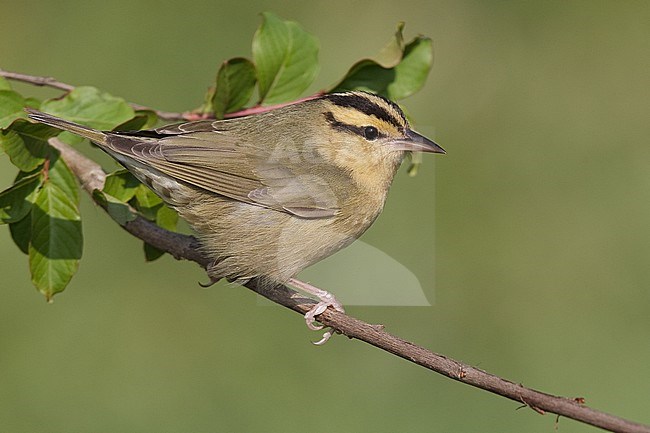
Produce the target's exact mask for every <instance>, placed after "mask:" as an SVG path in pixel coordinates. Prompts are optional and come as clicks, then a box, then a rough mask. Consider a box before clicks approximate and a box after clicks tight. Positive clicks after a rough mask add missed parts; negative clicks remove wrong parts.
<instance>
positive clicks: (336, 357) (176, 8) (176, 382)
mask: <svg viewBox="0 0 650 433" xmlns="http://www.w3.org/2000/svg"><path fill="white" fill-rule="evenodd" d="M1 9H2V13H1V14H0V29H1V30H0V35H2V37H0V67H2V68H4V69H7V70H12V71H18V72H24V73H29V74H35V75H51V76H54V77H56V78H58V79H60V80H62V81H65V82H69V83H72V84H77V85H81V84H89V85H94V86H97V87H99V88H101V89H103V90H106V91H108V92H110V93H113V94H115V95H119V96H122V97H124V98H125V99H127V100H129V101H133V102H137V103H140V104H145V105H150V106H153V107H156V108H159V109H162V110H173V111H182V110H186V109H190V108H193V107H195V106H197V105H199V104H200V102H201V101H202V96H203V93H204V91H205V89H206V87H207V86H208V84H209V82H210V81H211V80H212V79H213V77H214V75H215V72H216V70H217V67H218V65H219V64H220V62H221V61H222V60H223V59H226V58H228V57H232V56H238V55H246V56H248V55H249V53H250V41H251V37H252V34H253V32H254V30H255V29H256V28H257V26H258V25H259V22H260V17H259V15H258V13H259V12H261V11H266V10H270V11H274V12H276V13H277V14H279V15H280V16H282V17H284V18H289V19H293V20H296V21H298V22H300V23H301V24H302V25H303V27H304V28H305V29H306V30H308V31H309V32H311V33H313V34H315V35H316V36H317V37H318V38H319V39H320V41H321V55H320V58H321V61H322V68H321V74H320V76H319V78H318V80H317V83H316V84H315V85H314V86H313V88H312V89H311V90H312V91H314V90H317V89H320V88H323V87H327V86H328V85H330V84H332V83H333V82H335V81H336V80H337V79H338V78H339V77H340V76H341V75H342V74H343V73H344V71H345V70H346V69H347V68H348V67H349V66H350V65H351V63H353V62H354V61H356V60H357V59H359V58H361V57H364V56H369V55H372V54H374V53H375V52H376V51H377V50H378V49H379V48H380V47H381V46H383V44H384V43H385V42H386V41H387V40H388V39H389V38H390V36H391V35H392V33H393V31H394V29H395V25H396V23H397V21H398V20H404V21H406V35H407V37H409V38H410V37H412V36H413V35H415V34H417V33H423V34H425V35H428V36H431V37H432V38H433V39H434V44H435V64H434V68H433V71H432V74H431V76H430V78H429V81H428V83H427V85H426V87H425V88H424V89H423V91H422V92H420V93H418V94H417V95H415V96H413V97H411V98H409V99H408V100H405V101H403V102H404V103H405V105H406V107H407V108H408V110H409V112H410V114H411V115H412V116H413V117H414V119H415V120H416V127H417V129H418V130H419V131H421V132H422V133H424V134H426V135H429V136H431V137H433V138H435V139H436V140H437V141H438V142H439V143H440V144H442V145H443V147H445V148H446V149H447V151H448V154H447V155H445V156H443V157H435V158H434V157H430V156H426V157H425V161H424V165H423V167H422V168H421V170H420V174H419V175H418V176H417V177H415V178H409V177H408V176H407V175H406V173H405V171H404V170H402V171H401V172H400V174H399V176H398V178H397V179H396V181H395V185H394V187H393V189H392V191H391V195H390V197H389V201H388V204H387V206H386V209H385V211H384V213H383V215H382V216H381V217H380V219H379V220H378V222H377V223H376V224H375V225H374V226H373V228H372V229H370V230H369V231H368V232H367V233H366V235H364V237H363V241H364V242H365V243H367V244H369V245H371V246H373V247H374V248H376V249H378V250H379V251H382V252H384V253H386V254H388V255H390V256H391V257H393V258H394V259H395V260H396V261H397V262H399V263H401V265H403V266H404V267H405V268H406V269H408V270H409V271H410V272H411V273H412V274H413V275H415V276H416V277H417V278H418V279H419V280H420V284H421V286H422V288H423V290H424V293H425V294H426V296H427V298H428V299H429V301H430V302H431V303H432V306H431V307H362V306H356V307H355V306H352V307H349V308H348V311H349V313H351V314H352V315H354V316H358V317H359V318H362V319H364V320H366V321H369V322H372V323H383V324H385V325H386V327H387V329H388V330H389V331H390V332H393V333H396V334H398V335H400V336H402V337H404V338H407V339H410V340H413V341H415V342H417V343H419V344H422V345H424V346H425V347H428V348H430V349H432V350H434V351H436V352H439V353H443V354H446V355H448V356H451V357H453V358H457V359H460V360H463V361H465V362H467V363H470V364H472V365H477V366H479V367H480V368H482V369H485V370H488V371H490V372H492V373H495V374H498V375H502V376H504V377H506V378H509V379H511V380H513V381H515V382H521V383H523V384H525V385H527V386H532V387H535V388H539V389H542V390H544V391H547V392H550V393H557V394H562V395H565V396H568V397H575V396H582V397H585V398H586V401H587V404H589V405H592V406H593V407H595V408H599V409H602V410H606V411H610V412H613V413H615V414H618V415H620V416H623V417H629V418H632V419H635V420H637V421H640V422H645V423H650V414H649V412H648V402H649V401H650V264H649V262H650V145H649V144H650V142H649V140H648V137H649V136H650V122H649V121H648V119H649V116H648V113H650V78H649V76H650V73H649V71H650V26H649V25H648V23H649V22H650V3H649V2H647V1H645V0H641V1H596V0H594V1H591V0H585V1H544V2H533V1H529V2H525V1H487V2H486V1H430V0H427V1H424V0H421V1H416V0H413V1H403V2H385V1H376V0H373V1H354V0H348V1H345V2H336V1H327V2H305V1H283V2H270V1H249V2H229V3H225V2H215V1H194V2H191V3H187V4H182V3H181V2H174V3H172V2H169V3H165V2H151V1H147V2H145V1H142V2H134V1H125V0H122V1H111V2H106V1H83V2H82V1H60V2H33V1H23V2H11V4H10V5H9V2H3V4H2V7H1ZM16 88H17V89H18V90H20V91H25V92H28V93H30V94H33V95H38V96H44V95H46V96H47V95H49V96H54V95H56V94H57V93H56V92H53V91H46V90H42V89H35V90H32V89H30V88H28V87H27V86H16ZM88 152H89V153H90V154H91V155H93V157H97V158H99V159H100V160H101V161H102V163H104V164H106V166H107V167H109V168H113V167H115V166H114V165H113V164H112V163H111V162H110V161H109V160H108V159H107V158H105V157H104V156H103V155H101V154H100V152H99V151H96V150H88ZM14 172H15V170H14V169H13V168H12V166H11V165H10V164H9V163H8V161H7V158H6V157H3V158H0V187H2V188H4V187H5V186H7V185H9V183H10V181H11V179H12V178H13V176H14ZM82 213H83V217H84V236H85V241H86V243H85V251H84V258H83V260H82V263H81V267H80V270H79V273H78V275H77V276H76V277H75V278H74V280H73V281H72V283H71V285H70V286H69V288H68V290H67V291H66V292H64V293H63V294H61V295H58V296H57V297H56V298H55V302H54V303H53V304H52V305H47V304H46V303H45V301H44V299H43V297H42V296H41V295H39V294H38V293H37V292H36V291H35V290H34V288H33V287H32V286H31V284H30V281H29V276H28V271H27V260H26V257H25V256H23V255H22V254H21V253H20V252H19V251H18V249H17V248H16V247H15V246H14V245H13V244H12V242H11V240H10V237H9V234H8V230H7V229H6V228H5V227H2V228H0V263H1V265H0V267H1V268H0V269H1V273H2V278H1V282H0V285H1V288H2V291H1V292H0V431H3V432H116V431H124V432H212V431H246V432H304V431H314V432H324V431H334V432H360V431H368V432H370V431H371V432H395V431H409V432H421V431H482V432H503V431H553V428H554V426H553V425H554V422H555V417H554V416H551V415H549V416H540V415H537V414H536V413H534V412H532V411H530V410H526V409H522V410H515V409H516V408H517V406H518V404H516V403H514V402H511V401H508V400H505V399H503V398H500V397H496V396H493V395H491V394H489V393H486V392H484V391H480V390H477V389H473V388H470V387H468V386H465V385H462V384H459V383H457V382H453V381H451V380H449V379H446V378H444V377H441V376H438V375H436V374H433V373H430V372H428V371H426V370H424V369H422V368H420V367H417V366H414V365H412V364H409V363H407V362H405V361H403V360H401V359H398V358H396V357H394V356H390V355H388V354H386V353H383V352H381V351H379V350H376V349H373V348H371V347H369V346H367V345H365V344H363V343H360V342H357V341H350V340H348V339H347V338H344V337H338V338H334V339H333V340H332V341H331V342H330V343H328V344H327V345H326V346H324V347H314V346H312V345H311V344H309V341H310V339H315V338H317V337H318V334H314V333H312V332H310V331H308V330H307V329H306V328H305V326H304V323H303V321H302V319H301V318H300V317H299V316H298V315H296V314H294V313H291V312H288V311H286V310H284V309H282V308H280V307H268V306H263V305H261V303H260V302H258V300H256V298H255V296H254V295H253V294H252V293H251V292H250V291H248V290H246V289H241V288H237V287H227V286H224V285H218V286H215V287H212V288H210V289H207V290H204V289H201V288H199V286H198V285H197V282H198V281H205V276H204V274H203V273H202V272H201V271H200V269H198V267H196V266H195V265H193V264H191V263H186V262H177V261H175V260H173V259H171V258H169V257H165V258H163V259H161V260H159V261H157V262H155V263H151V264H145V263H144V260H143V256H142V252H141V245H140V243H139V242H138V241H137V240H135V239H133V238H131V237H130V236H129V235H127V234H126V233H125V232H123V231H122V230H120V229H119V228H118V227H116V226H115V224H114V223H112V222H111V221H109V219H108V218H107V216H106V215H105V214H104V213H103V212H102V211H101V210H100V209H98V208H96V207H95V206H93V205H92V204H91V203H90V202H89V200H88V199H87V198H84V200H83V203H82ZM359 272H365V273H368V274H371V273H372V272H373V268H372V266H371V265H364V266H362V268H361V270H360V271H359ZM330 273H336V270H334V271H333V272H330ZM340 274H341V275H340V278H341V279H342V280H341V281H343V284H345V279H346V278H352V276H347V275H346V274H345V273H340ZM312 282H314V283H315V284H318V283H319V281H318V279H317V278H316V277H314V279H312ZM391 284H392V283H391ZM392 289H393V290H395V291H399V290H400V286H399V284H397V285H394V286H393V287H392ZM382 290H386V287H384V288H383V289H382ZM469 414H471V416H469ZM560 431H565V432H566V431H571V432H582V431H594V430H593V429H592V428H590V427H587V426H583V425H580V424H577V423H575V422H572V421H569V420H566V419H561V420H560Z"/></svg>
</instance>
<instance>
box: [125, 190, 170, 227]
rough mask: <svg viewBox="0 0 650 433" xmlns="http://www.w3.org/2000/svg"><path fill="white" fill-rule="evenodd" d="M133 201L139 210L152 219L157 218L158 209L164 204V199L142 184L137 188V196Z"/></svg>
mask: <svg viewBox="0 0 650 433" xmlns="http://www.w3.org/2000/svg"><path fill="white" fill-rule="evenodd" d="M132 202H133V205H134V207H135V208H136V209H137V210H138V212H140V213H141V214H142V215H143V216H144V217H145V218H147V219H148V220H151V221H155V220H156V214H157V213H158V209H159V207H160V206H162V205H163V201H162V199H161V198H160V197H158V196H157V195H156V193H154V192H153V191H152V190H150V189H149V188H147V187H146V186H144V185H142V184H141V185H140V186H139V187H138V188H137V189H136V190H135V197H134V200H132Z"/></svg>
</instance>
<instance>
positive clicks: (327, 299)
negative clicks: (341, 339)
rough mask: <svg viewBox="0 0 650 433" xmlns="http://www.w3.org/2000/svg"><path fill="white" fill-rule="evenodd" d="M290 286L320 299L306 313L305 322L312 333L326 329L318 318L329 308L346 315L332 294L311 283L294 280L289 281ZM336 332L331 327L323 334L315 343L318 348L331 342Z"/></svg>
mask: <svg viewBox="0 0 650 433" xmlns="http://www.w3.org/2000/svg"><path fill="white" fill-rule="evenodd" d="M289 284H290V285H291V286H293V287H295V288H297V289H299V290H301V291H303V292H305V293H308V294H310V295H312V296H315V297H316V298H318V303H317V304H316V305H314V306H313V307H312V308H311V309H310V310H309V311H308V312H307V313H305V322H306V323H307V327H308V328H309V329H311V330H312V331H320V330H321V329H323V328H325V326H323V325H321V324H318V323H317V320H316V316H318V315H320V314H323V313H324V312H325V310H327V307H332V308H334V309H335V310H336V311H340V312H341V313H345V310H344V309H343V305H341V303H340V302H339V301H338V300H337V299H336V298H335V297H334V295H332V294H331V293H330V292H328V291H326V290H322V289H319V288H318V287H314V286H312V285H311V284H309V283H305V282H303V281H300V280H296V279H294V278H292V279H290V280H289ZM335 332H336V330H335V329H334V328H331V327H330V328H328V329H327V331H325V333H324V334H323V338H321V339H320V340H318V341H315V342H313V343H314V344H315V345H317V346H320V345H322V344H324V343H326V342H327V340H329V339H330V338H331V337H332V335H334V333H335Z"/></svg>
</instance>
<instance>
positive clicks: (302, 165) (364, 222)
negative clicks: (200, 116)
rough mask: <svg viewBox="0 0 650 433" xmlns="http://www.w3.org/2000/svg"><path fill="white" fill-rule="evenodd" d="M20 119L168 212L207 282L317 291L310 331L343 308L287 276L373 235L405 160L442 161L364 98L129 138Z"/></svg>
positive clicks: (36, 115)
mask: <svg viewBox="0 0 650 433" xmlns="http://www.w3.org/2000/svg"><path fill="white" fill-rule="evenodd" d="M28 113H29V117H30V118H32V119H34V120H36V121H38V122H42V123H45V124H47V125H50V126H53V127H56V128H59V129H62V130H65V131H69V132H72V133H74V134H77V135H80V136H82V137H85V138H87V139H89V140H90V141H92V142H93V143H95V144H97V145H98V146H99V147H100V148H101V149H102V150H104V151H105V152H107V153H108V154H109V155H110V156H112V157H113V158H115V159H116V160H117V161H119V162H120V163H121V164H122V165H123V166H124V167H126V168H127V169H128V170H129V171H130V172H131V173H133V174H134V175H135V177H136V178H138V179H139V180H140V181H142V182H143V183H145V184H146V185H148V186H149V187H150V188H151V189H152V190H153V191H154V192H155V193H156V194H157V195H159V196H160V197H161V198H162V199H163V200H164V201H165V202H166V203H167V204H169V205H170V206H171V207H173V208H174V209H176V210H177V211H178V213H179V215H180V216H181V217H182V218H184V219H185V220H186V221H187V222H188V223H189V224H190V226H191V227H192V228H193V229H194V230H195V231H196V233H197V235H198V237H199V239H200V242H201V245H202V248H203V250H204V252H205V253H206V254H207V255H208V256H209V257H210V258H211V259H213V260H214V261H213V263H212V265H211V266H210V267H209V269H208V273H209V275H210V277H211V278H212V280H213V281H216V280H218V279H220V278H225V279H227V280H229V281H235V282H246V281H249V280H252V279H254V280H256V282H257V284H262V285H276V284H283V283H287V282H288V283H289V284H292V283H295V284H293V285H294V286H298V288H300V289H302V290H306V291H308V292H310V293H312V294H315V295H317V296H318V297H319V299H320V301H321V302H319V304H318V305H317V306H316V307H314V308H313V309H312V311H310V312H309V313H307V315H306V319H307V323H308V325H310V327H311V328H312V329H320V327H317V326H315V325H313V320H314V317H315V316H316V315H318V314H320V313H322V312H323V311H324V310H325V308H327V306H328V305H332V306H333V307H335V308H338V309H340V310H342V308H341V305H340V304H338V302H336V300H335V299H334V297H333V296H332V295H331V294H329V293H327V292H325V291H321V290H319V289H317V288H315V287H313V286H309V285H307V284H304V283H300V282H298V283H300V284H297V283H296V282H297V280H295V279H293V277H294V276H295V275H296V274H298V273H299V272H300V271H301V270H303V269H304V268H305V267H307V266H309V265H311V264H313V263H315V262H317V261H319V260H321V259H323V258H325V257H327V256H329V255H331V254H333V253H335V252H336V251H338V250H340V249H341V248H343V247H345V246H347V245H349V244H350V243H351V242H352V241H354V240H355V239H357V238H358V237H359V236H361V234H362V233H363V232H365V231H366V229H367V228H368V227H370V225H371V224H372V223H373V222H374V221H375V219H376V218H377V216H378V215H379V213H380V212H381V210H382V209H383V207H384V202H385V200H386V195H387V193H388V189H389V187H390V185H391V183H392V181H393V177H394V176H395V172H396V171H397V169H398V167H399V166H400V164H401V162H402V160H403V159H404V156H405V155H406V154H407V153H408V152H433V153H444V150H443V149H442V148H441V147H440V146H438V145H437V144H436V143H434V142H433V141H431V140H429V139H427V138H425V137H423V136H422V135H420V134H418V133H416V132H415V131H413V130H412V129H411V128H410V127H409V123H408V121H407V119H406V117H405V116H404V113H403V112H402V110H401V109H400V108H399V107H398V105H397V104H395V103H393V102H391V101H389V100H387V99H385V98H383V97H380V96H377V95H374V94H371V93H365V92H346V93H333V94H326V95H323V96H320V97H317V98H315V99H311V100H307V101H303V102H299V103H296V104H293V105H287V106H284V107H281V108H278V109H274V110H270V111H266V112H263V113H259V114H254V115H250V116H246V117H239V118H233V119H228V120H199V121H193V122H185V123H178V124H174V125H168V126H163V127H160V128H157V129H154V130H146V131H131V132H116V131H112V132H111V131H98V130H95V129H91V128H88V127H86V126H82V125H78V124H76V123H72V122H69V121H67V120H63V119H60V118H57V117H54V116H51V115H49V114H45V113H41V112H38V111H35V110H30V109H28Z"/></svg>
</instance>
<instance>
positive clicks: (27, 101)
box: [25, 97, 42, 109]
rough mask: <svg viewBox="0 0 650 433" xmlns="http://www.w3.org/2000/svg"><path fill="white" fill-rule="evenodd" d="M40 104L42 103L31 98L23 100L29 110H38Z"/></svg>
mask: <svg viewBox="0 0 650 433" xmlns="http://www.w3.org/2000/svg"><path fill="white" fill-rule="evenodd" d="M41 104H42V102H41V100H40V99H37V98H32V97H29V98H25V105H26V106H27V107H29V108H36V109H39V108H40V107H41Z"/></svg>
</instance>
